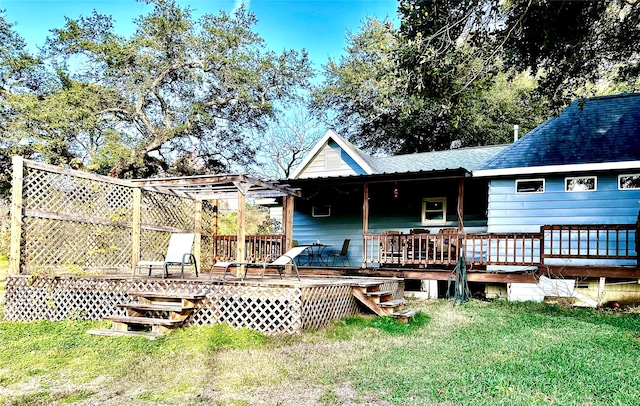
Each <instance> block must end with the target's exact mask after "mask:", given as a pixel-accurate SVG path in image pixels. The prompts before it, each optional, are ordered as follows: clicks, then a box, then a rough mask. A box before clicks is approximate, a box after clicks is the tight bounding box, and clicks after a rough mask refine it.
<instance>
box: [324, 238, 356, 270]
mask: <svg viewBox="0 0 640 406" xmlns="http://www.w3.org/2000/svg"><path fill="white" fill-rule="evenodd" d="M350 242H351V239H350V238H345V240H344V242H343V243H342V249H341V250H340V251H336V252H332V253H330V254H329V256H330V257H331V259H332V261H331V266H334V265H335V264H336V259H337V258H340V261H342V266H344V260H345V259H346V260H347V264H349V266H351V262H349V256H348V255H347V253H348V251H349V243H350Z"/></svg>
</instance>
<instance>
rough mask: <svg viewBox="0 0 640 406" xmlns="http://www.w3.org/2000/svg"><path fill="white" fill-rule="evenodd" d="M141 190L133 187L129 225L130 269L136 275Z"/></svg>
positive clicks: (138, 253)
mask: <svg viewBox="0 0 640 406" xmlns="http://www.w3.org/2000/svg"><path fill="white" fill-rule="evenodd" d="M141 202H142V190H140V188H134V189H133V219H132V221H133V224H132V226H131V251H132V252H131V271H132V273H133V276H135V275H136V264H137V263H138V261H140V246H141V244H140V225H141V223H142V215H141V213H142V211H141V207H140V206H141V204H142V203H141Z"/></svg>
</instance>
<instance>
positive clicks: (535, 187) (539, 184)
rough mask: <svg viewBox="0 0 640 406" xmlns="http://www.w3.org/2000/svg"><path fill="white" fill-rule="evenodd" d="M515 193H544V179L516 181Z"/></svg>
mask: <svg viewBox="0 0 640 406" xmlns="http://www.w3.org/2000/svg"><path fill="white" fill-rule="evenodd" d="M516 193H517V194H521V193H544V179H517V180H516Z"/></svg>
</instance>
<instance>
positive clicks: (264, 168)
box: [254, 105, 324, 179]
mask: <svg viewBox="0 0 640 406" xmlns="http://www.w3.org/2000/svg"><path fill="white" fill-rule="evenodd" d="M323 133H324V131H323V129H322V128H321V126H320V123H319V122H318V120H317V119H315V118H314V117H313V116H312V115H311V114H310V113H309V111H308V110H307V109H306V108H304V106H301V105H298V106H294V108H293V109H289V110H288V111H287V116H286V117H284V118H281V119H280V120H278V121H274V122H272V123H271V125H269V126H268V129H267V130H266V131H264V132H262V134H261V135H260V136H259V137H256V138H257V139H259V140H260V142H259V145H258V146H257V149H258V151H259V154H258V156H259V158H258V162H257V165H256V168H254V172H255V173H258V174H260V175H262V176H265V177H267V178H271V179H282V178H284V179H286V178H288V177H289V175H291V173H292V172H293V171H294V170H295V168H296V167H297V166H298V164H300V163H301V162H302V160H303V159H304V158H305V156H306V155H307V154H308V153H309V152H310V151H311V149H312V148H313V147H314V145H315V143H316V142H317V141H318V140H319V139H320V137H322V135H323Z"/></svg>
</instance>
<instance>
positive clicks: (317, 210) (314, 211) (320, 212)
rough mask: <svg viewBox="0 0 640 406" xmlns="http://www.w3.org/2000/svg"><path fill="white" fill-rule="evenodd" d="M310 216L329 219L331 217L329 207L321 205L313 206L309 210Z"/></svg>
mask: <svg viewBox="0 0 640 406" xmlns="http://www.w3.org/2000/svg"><path fill="white" fill-rule="evenodd" d="M311 216H313V217H329V216H331V206H329V205H328V204H321V205H318V206H315V205H314V206H313V207H312V208H311Z"/></svg>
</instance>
